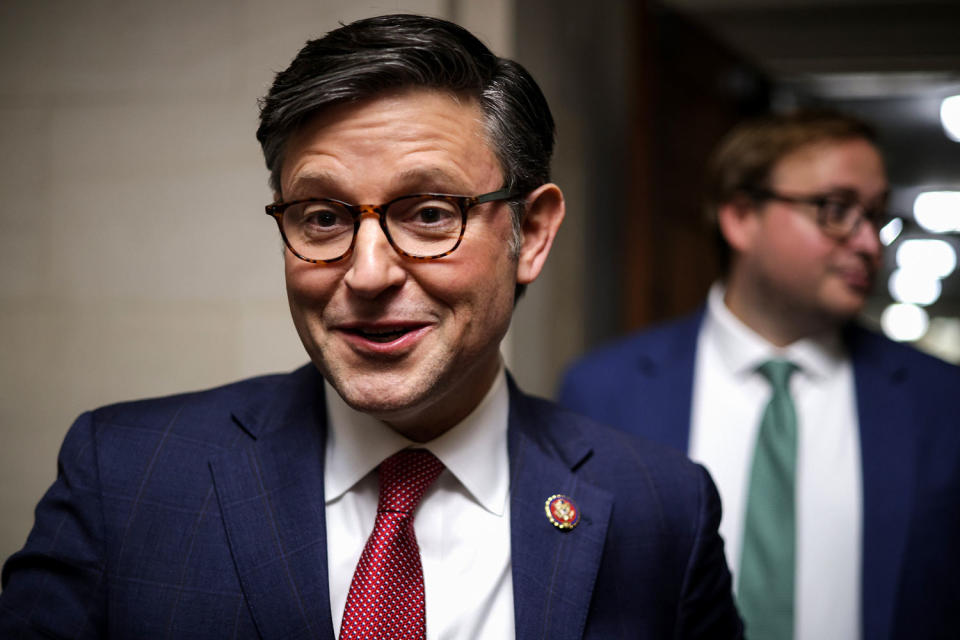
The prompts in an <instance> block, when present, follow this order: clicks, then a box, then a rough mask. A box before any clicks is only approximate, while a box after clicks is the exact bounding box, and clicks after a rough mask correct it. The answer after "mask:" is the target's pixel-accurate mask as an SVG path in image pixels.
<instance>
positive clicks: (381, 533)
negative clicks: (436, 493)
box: [340, 449, 443, 640]
mask: <svg viewBox="0 0 960 640" xmlns="http://www.w3.org/2000/svg"><path fill="white" fill-rule="evenodd" d="M441 471H443V463H442V462H440V461H439V460H437V458H436V457H434V455H433V454H432V453H430V452H429V451H427V450H425V449H412V450H411V449H407V450H404V451H401V452H400V453H397V454H394V455H392V456H390V457H389V458H387V459H386V460H384V461H383V462H381V463H380V503H379V504H378V505H377V520H376V522H374V524H373V533H371V534H370V537H369V538H367V544H366V546H364V548H363V553H362V554H361V555H360V562H358V563H357V570H356V571H355V572H354V574H353V582H351V583H350V593H349V594H348V595H347V606H346V608H345V609H344V612H343V625H342V626H341V628H340V640H380V639H381V638H389V639H390V640H394V639H397V640H424V639H425V638H426V637H427V623H426V615H425V613H424V596H423V567H422V566H421V564H420V548H419V547H418V546H417V538H416V536H415V535H414V532H413V512H414V511H415V510H416V508H417V505H418V504H420V500H421V498H423V494H424V493H425V492H426V491H427V488H428V487H429V486H430V485H431V484H433V481H434V480H436V479H437V476H439V475H440V472H441Z"/></svg>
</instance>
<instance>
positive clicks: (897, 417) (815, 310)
mask: <svg viewBox="0 0 960 640" xmlns="http://www.w3.org/2000/svg"><path fill="white" fill-rule="evenodd" d="M708 185H709V186H708V189H709V191H708V208H709V210H710V213H711V214H712V216H713V218H714V220H715V222H716V224H717V226H718V229H719V232H720V234H722V239H723V241H724V242H725V244H726V247H727V249H728V251H729V256H728V257H729V266H728V269H727V275H726V277H725V278H724V280H723V282H720V283H717V284H715V285H714V287H713V288H712V289H711V291H710V293H709V296H708V300H707V304H706V308H705V309H702V310H700V311H698V312H697V313H695V314H693V315H692V316H689V317H686V318H683V319H680V320H679V321H676V322H674V323H672V324H668V325H666V326H662V327H659V328H655V329H652V330H650V331H645V332H641V333H639V334H637V335H633V336H630V337H628V338H626V339H624V340H621V341H619V342H617V343H614V344H612V345H609V346H606V347H604V348H601V349H599V350H598V351H596V352H595V353H592V354H590V355H588V356H586V357H585V358H583V359H582V360H581V361H580V362H578V363H576V364H575V365H574V366H573V367H572V368H571V369H570V370H569V372H568V373H567V375H566V376H565V379H564V381H563V384H562V389H561V391H560V402H561V404H563V405H565V406H567V407H568V408H572V409H574V410H576V411H578V412H580V413H583V414H585V415H588V416H591V417H593V418H595V419H597V420H599V421H601V422H605V423H608V424H612V425H615V426H618V427H620V428H622V429H623V430H625V431H627V432H630V433H634V434H639V435H644V436H646V437H649V438H652V439H654V440H657V441H659V442H662V443H665V444H668V445H671V446H673V447H675V448H676V449H678V450H680V451H683V452H686V453H688V454H689V455H690V457H691V458H692V459H693V460H696V461H698V462H701V463H703V464H704V465H705V466H706V467H707V469H708V470H709V471H710V473H711V475H712V476H713V477H714V479H715V480H716V482H717V487H718V489H719V492H720V495H721V498H722V500H723V507H724V514H723V522H722V523H721V529H720V530H721V534H722V536H723V537H724V540H725V543H726V552H727V558H728V563H729V565H730V567H731V569H732V571H733V573H734V586H735V589H736V592H737V594H738V605H740V606H741V607H742V608H741V612H742V614H743V616H744V622H745V635H746V636H747V637H757V636H752V635H751V631H752V626H751V622H752V618H753V615H752V613H751V612H750V611H749V606H746V603H745V600H744V598H742V597H741V586H742V575H741V574H740V573H739V572H740V570H741V567H742V566H743V564H742V563H743V562H744V561H745V560H744V558H745V556H746V554H747V553H753V552H754V551H755V549H756V546H753V547H752V548H751V549H750V550H749V551H748V549H747V547H748V546H749V545H755V540H756V538H753V539H751V540H750V541H749V542H747V540H746V536H747V535H748V534H747V532H748V531H751V532H752V531H753V527H754V526H755V523H756V520H750V519H749V518H748V512H749V510H750V507H751V501H752V500H754V493H753V491H754V490H755V487H754V486H753V484H752V480H753V478H754V475H753V474H755V473H757V471H756V469H757V465H758V464H762V463H758V462H757V461H758V459H760V458H761V453H759V452H761V450H763V451H764V454H763V455H766V451H767V449H764V447H765V446H766V443H767V442H769V441H767V440H764V439H763V438H761V436H760V435H759V434H760V433H761V422H762V420H761V417H762V415H763V416H765V413H764V412H765V407H766V405H767V404H768V402H770V403H771V404H772V398H773V395H774V394H775V391H772V390H771V385H770V383H768V381H767V380H766V379H765V377H764V374H763V371H762V370H761V369H763V367H764V366H765V365H764V363H765V362H767V361H770V360H777V361H780V362H783V363H786V367H787V369H789V370H790V371H791V375H789V385H788V388H787V391H788V395H789V397H790V402H791V403H792V409H791V410H790V411H789V413H790V414H791V415H792V416H793V418H794V421H793V427H792V428H793V436H792V437H793V440H792V443H793V447H792V450H791V452H790V456H792V462H791V464H793V465H794V467H793V468H792V472H791V473H790V474H788V475H789V477H790V483H792V485H791V486H790V487H789V488H788V491H787V492H786V493H787V495H785V496H784V497H783V499H781V500H779V504H777V505H774V506H775V507H776V508H781V507H783V506H784V505H785V504H788V505H790V506H789V513H788V518H789V519H791V520H793V524H792V525H791V526H790V527H789V530H788V531H786V533H780V534H778V535H777V536H776V539H775V540H774V541H773V542H772V544H771V549H768V550H767V556H766V558H767V559H768V560H769V559H771V558H773V559H775V558H777V557H778V555H777V554H780V553H783V552H784V547H789V548H788V549H786V553H787V554H788V556H785V557H789V556H792V558H793V559H792V560H789V564H790V569H788V571H784V570H783V569H782V568H781V569H778V570H777V571H776V572H774V571H771V575H769V576H765V577H764V578H763V581H762V582H760V584H761V588H760V590H759V592H754V593H759V594H760V598H759V605H760V608H761V610H760V611H759V612H758V614H757V615H758V616H759V617H758V619H757V622H756V623H755V626H754V627H753V628H754V629H755V628H764V629H766V628H769V627H767V626H763V625H766V623H767V619H768V618H769V616H770V614H771V613H774V614H775V615H780V614H783V615H784V616H786V618H785V619H786V625H785V627H782V628H785V629H786V631H785V633H782V634H776V635H775V634H773V633H772V632H764V633H762V634H760V635H761V636H762V637H764V638H766V637H795V638H798V639H806V638H858V637H860V638H865V639H874V638H894V637H895V638H915V637H916V638H921V637H922V638H934V637H956V633H957V629H958V628H960V626H958V625H960V616H958V607H957V604H958V603H960V578H958V577H957V576H958V575H960V573H958V572H960V555H958V553H957V544H956V541H957V540H960V497H958V496H960V429H958V427H957V425H958V423H957V419H956V416H955V414H954V410H953V408H952V407H951V406H950V405H951V403H952V402H953V398H954V397H955V395H956V393H957V391H958V390H960V371H958V369H957V368H956V367H952V366H950V365H947V364H946V363H944V362H941V361H939V360H936V359H934V358H932V357H928V356H925V355H922V354H920V353H919V352H917V351H915V350H913V349H910V348H907V347H904V346H902V345H899V344H895V343H893V342H891V341H889V340H887V339H885V338H882V337H880V336H878V335H876V334H874V333H871V332H868V331H865V330H863V329H860V328H858V327H856V326H854V325H852V324H851V322H850V321H851V320H852V319H853V317H854V316H855V315H856V314H857V312H858V311H859V310H860V309H861V308H862V307H863V305H864V302H865V300H866V298H867V294H868V292H869V291H870V288H871V286H872V285H873V281H874V276H875V274H876V272H877V270H878V267H879V265H880V259H881V246H880V242H879V238H878V229H879V227H880V225H881V221H882V218H883V212H884V207H885V201H886V198H887V191H888V186H887V180H886V174H885V170H884V165H883V162H882V160H881V157H880V154H879V152H878V150H877V147H876V144H875V141H874V136H873V133H872V131H871V130H870V129H869V128H868V127H867V126H866V125H864V124H863V123H861V122H859V121H857V120H855V119H853V118H850V117H847V116H844V115H841V114H836V113H829V112H811V111H807V112H795V113H792V114H786V115H779V116H770V117H766V118H762V119H759V120H755V121H751V122H747V123H744V124H742V125H741V126H739V127H737V128H735V129H734V130H733V131H732V132H731V133H730V134H729V135H728V137H727V138H726V139H725V140H724V141H723V142H722V143H721V145H720V146H719V148H718V150H717V151H716V153H715V156H714V158H713V160H712V164H711V165H710V173H709V179H708ZM768 399H769V400H768ZM761 442H763V443H765V444H764V445H761V444H760V443H761ZM783 468H786V465H784V467H783ZM760 484H761V485H762V483H760ZM766 485H767V486H766V487H764V486H759V489H760V490H763V489H765V488H767V489H768V488H769V485H770V481H769V480H767V481H766ZM763 508H764V509H767V511H768V513H769V512H770V509H769V508H768V507H763ZM756 512H757V513H759V512H760V511H759V510H758V511H756ZM782 524H783V523H782V522H781V523H779V524H778V523H773V526H774V527H779V526H782ZM780 531H781V532H783V531H784V530H783V529H780ZM751 535H752V533H751ZM790 540H793V541H794V542H793V543H790ZM751 557H756V556H751ZM769 565H770V566H774V565H775V561H774V560H770V562H769ZM753 566H757V565H756V564H755V565H753ZM774 574H776V575H774ZM788 574H789V577H788V578H787V580H786V582H787V584H786V589H787V590H788V591H787V593H788V597H787V598H786V600H787V602H786V606H777V605H775V603H774V598H775V597H776V596H775V595H774V593H775V592H776V591H777V589H778V587H777V585H778V581H781V582H782V581H783V580H782V579H783V578H784V576H785V575H788ZM754 575H756V574H754ZM751 579H754V578H753V576H751ZM761 619H762V620H761ZM781 622H782V621H781Z"/></svg>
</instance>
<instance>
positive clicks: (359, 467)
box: [324, 367, 515, 640]
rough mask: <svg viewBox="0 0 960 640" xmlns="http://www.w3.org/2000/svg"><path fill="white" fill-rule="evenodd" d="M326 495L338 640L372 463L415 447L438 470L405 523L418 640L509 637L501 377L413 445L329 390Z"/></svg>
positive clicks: (367, 523) (371, 512)
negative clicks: (413, 539)
mask: <svg viewBox="0 0 960 640" xmlns="http://www.w3.org/2000/svg"><path fill="white" fill-rule="evenodd" d="M324 393H325V395H326V401H327V417H328V425H329V428H328V431H327V434H328V435H327V448H326V455H325V465H326V466H325V467H324V469H325V471H324V487H325V492H326V516H327V557H328V566H329V575H330V607H331V614H332V616H333V624H334V629H336V630H337V633H338V635H339V630H340V625H341V624H342V621H343V610H344V607H345V606H346V602H347V594H348V593H349V590H350V582H351V581H352V580H353V573H354V570H355V569H356V566H357V562H358V561H359V560H360V554H361V552H362V551H363V547H364V545H365V544H366V541H367V538H368V537H369V536H370V533H371V532H372V531H373V523H374V520H375V519H376V510H377V498H378V495H379V483H378V477H377V473H376V471H375V469H376V467H377V465H379V464H380V462H381V461H383V460H384V459H386V458H388V457H390V456H391V455H393V454H394V453H396V452H397V451H400V450H401V449H404V448H407V447H423V448H425V449H428V450H430V451H431V452H432V453H433V454H434V455H435V456H437V458H439V459H440V461H441V462H443V464H444V466H445V467H446V469H445V470H444V471H443V473H441V474H440V477H439V478H438V479H437V481H436V482H435V483H434V484H433V485H432V486H431V487H430V489H428V490H427V493H426V494H425V495H424V498H423V500H422V501H421V503H420V506H419V508H418V509H417V512H416V514H415V517H414V531H415V532H416V536H417V543H418V544H419V546H420V556H421V561H422V563H423V582H424V594H425V597H426V618H427V640H453V639H459V638H478V639H480V638H488V639H490V640H502V639H508V640H509V639H511V638H513V637H514V634H515V630H514V615H513V579H512V575H511V563H510V502H509V484H510V474H509V462H508V458H507V420H508V413H509V402H510V399H509V393H508V391H507V383H506V375H505V373H504V371H503V368H502V367H501V370H500V373H499V374H498V375H497V378H496V379H495V380H494V383H493V385H492V386H491V388H490V390H489V391H488V392H487V395H486V397H485V398H484V399H483V401H482V402H481V403H480V404H479V405H478V406H477V407H476V409H474V410H473V412H472V413H471V414H470V415H469V416H467V417H466V418H465V419H464V420H463V421H462V422H461V423H460V424H458V425H456V426H455V427H453V428H452V429H450V430H449V431H447V432H446V433H444V434H443V435H441V436H440V437H438V438H436V439H434V440H431V441H430V442H427V443H424V444H422V445H419V444H416V443H413V442H411V441H409V440H407V439H406V438H404V437H403V436H401V435H400V434H398V433H396V432H395V431H393V430H392V429H391V428H390V427H388V426H387V425H386V424H384V423H383V422H380V421H379V420H377V419H376V418H373V417H371V416H369V415H366V414H363V413H360V412H357V411H355V410H353V409H351V408H350V407H349V406H348V405H347V404H346V403H345V402H344V401H343V399H342V398H340V396H339V395H338V394H337V392H336V391H334V390H333V388H332V387H331V386H330V385H329V384H326V383H325V384H324Z"/></svg>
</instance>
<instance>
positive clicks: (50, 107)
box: [0, 0, 545, 558]
mask: <svg viewBox="0 0 960 640" xmlns="http://www.w3.org/2000/svg"><path fill="white" fill-rule="evenodd" d="M511 7H512V3H511V1H510V0H499V1H497V2H483V3H477V2H469V0H460V1H449V0H447V1H444V0H433V1H429V0H417V1H411V0H405V1H403V2H358V1H355V0H340V1H332V0H322V1H318V0H295V1H288V0H237V1H232V0H231V1H227V0H221V1H217V2H185V1H179V0H174V1H171V2H154V1H148V0H135V1H134V0H128V1H126V2H107V1H105V0H91V1H89V2H68V1H65V0H64V1H37V0H14V1H9V0H8V1H6V2H3V3H0V149H2V153H0V353H2V357H0V557H2V558H6V556H8V555H9V554H10V553H12V552H13V551H15V550H16V549H17V548H19V547H20V545H21V544H22V543H23V541H24V539H25V537H26V534H27V532H28V530H29V528H30V526H31V524H32V520H33V516H32V510H33V507H34V505H35V504H36V502H37V500H38V499H39V498H40V496H41V495H42V493H43V491H44V490H45V489H46V487H47V486H48V485H49V484H50V482H52V480H53V479H54V476H55V472H56V467H55V458H56V452H57V450H58V448H59V445H60V443H61V441H62V439H63V435H64V433H65V432H66V430H67V428H68V426H69V424H70V422H71V421H72V420H73V418H74V417H75V416H76V415H77V414H78V413H80V412H82V411H84V410H87V409H91V408H93V407H96V406H98V405H101V404H104V403H108V402H114V401H118V400H124V399H130V398H137V397H143V396H152V395H157V394H164V393H172V392H176V391H183V390H189V389H195V388H200V387H205V386H212V385H216V384H220V383H223V382H227V381H230V380H235V379H238V378H241V377H244V376H248V375H253V374H258V373H264V372H269V371H276V370H286V369H290V368H292V367H294V366H297V365H299V364H300V363H302V362H304V361H305V360H306V357H305V355H304V353H303V351H302V348H301V347H300V344H299V341H298V340H297V338H296V335H295V333H294V331H293V329H292V325H291V323H290V320H289V318H288V313H287V308H286V302H285V299H284V294H283V274H282V268H281V266H282V263H281V245H280V242H279V238H278V237H277V234H276V229H275V226H274V223H273V221H272V220H270V219H268V218H267V217H266V216H265V215H264V214H263V207H262V206H263V205H264V204H266V203H267V202H268V201H269V200H270V192H269V190H268V188H267V186H266V179H267V173H266V170H265V169H264V168H263V161H262V158H261V156H260V151H259V147H258V145H257V142H256V139H255V138H254V130H255V128H256V118H257V108H256V99H257V98H258V97H259V96H261V95H262V94H263V93H264V92H265V91H266V89H267V87H268V86H269V83H270V82H271V80H272V76H273V73H274V72H276V71H277V70H279V69H282V68H283V67H285V66H286V64H287V63H288V62H289V60H290V59H291V58H292V56H293V55H294V54H295V53H296V51H297V49H298V48H299V47H300V46H301V45H302V43H303V42H304V41H305V40H306V39H307V38H308V37H313V36H317V35H320V34H322V33H324V32H326V31H328V30H329V29H331V28H334V27H336V26H337V23H338V22H340V21H344V22H349V21H351V20H353V19H356V18H359V17H363V16H366V15H374V14H379V13H389V12H393V11H397V10H403V11H413V12H418V13H427V14H431V15H438V16H441V17H450V18H454V19H456V20H458V21H459V22H461V23H462V24H464V25H465V26H467V27H468V28H470V29H472V30H473V31H474V32H475V33H477V34H478V35H480V36H481V37H482V38H483V39H484V40H485V41H486V42H487V43H488V44H490V45H491V46H492V47H493V48H494V49H495V50H496V51H497V52H499V53H502V54H509V53H510V44H511V42H512V35H511V34H512V24H511V20H512V12H511ZM541 386H545V385H541Z"/></svg>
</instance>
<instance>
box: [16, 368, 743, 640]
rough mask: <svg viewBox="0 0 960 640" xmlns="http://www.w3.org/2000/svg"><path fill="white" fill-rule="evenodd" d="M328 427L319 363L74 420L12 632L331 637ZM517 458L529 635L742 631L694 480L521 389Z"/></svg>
mask: <svg viewBox="0 0 960 640" xmlns="http://www.w3.org/2000/svg"><path fill="white" fill-rule="evenodd" d="M325 422H326V410H325V407H324V404H323V393H322V391H321V378H320V376H319V374H318V373H317V372H316V370H315V369H314V368H313V367H312V366H308V367H305V368H303V369H300V370H298V371H296V372H294V373H292V374H289V375H282V376H269V377H263V378H255V379H252V380H247V381H243V382H239V383H236V384H233V385H229V386H226V387H223V388H220V389H214V390H212V391H206V392H200V393H195V394H188V395H180V396H174V397H169V398H161V399H154V400H146V401H140V402H134V403H126V404H121V405H115V406H111V407H106V408H103V409H99V410H97V411H95V412H93V413H89V414H85V415H83V416H81V417H80V418H79V419H78V420H77V422H76V423H75V424H74V426H73V427H72V428H71V430H70V431H69V433H68V435H67V437H66V440H65V442H64V445H63V449H62V451H61V455H60V458H59V474H58V479H57V481H56V482H55V484H54V485H53V486H52V488H51V489H50V490H49V492H48V493H47V494H46V496H45V497H44V498H43V500H42V501H41V502H40V505H39V506H38V507H37V519H36V524H35V526H34V529H33V531H32V533H31V534H30V537H29V539H28V540H27V543H26V546H25V547H24V549H23V550H21V551H20V552H18V553H16V554H14V555H13V556H11V558H10V559H9V561H8V562H7V564H6V566H5V567H4V571H3V584H4V587H5V588H4V591H3V594H2V596H0V637H3V638H21V637H53V638H102V637H114V638H138V639H141V638H176V639H178V640H180V639H185V638H204V639H207V638H329V639H332V638H334V637H335V632H334V629H333V626H332V623H331V613H330V604H329V598H328V576H327V560H326V549H327V545H326V536H325V525H324V518H325V510H324V499H323V490H324V485H323V461H324V456H323V451H324V443H325V441H326V424H325ZM508 448H509V456H510V473H511V498H510V500H511V503H510V505H511V506H510V513H511V540H512V566H513V589H514V603H515V614H516V630H517V637H518V638H550V639H551V640H563V639H574V638H598V639H599V638H604V639H609V638H668V637H670V638H694V637H696V638H727V637H737V636H739V634H740V623H739V619H738V618H737V615H736V610H735V609H734V607H733V602H732V597H731V594H730V577H729V573H728V571H727V568H726V564H725V561H724V558H723V549H722V542H721V540H720V538H719V536H718V534H717V526H718V524H719V517H720V507H719V500H718V497H717V495H716V490H715V488H714V487H713V484H712V482H711V481H710V478H709V476H708V475H707V473H706V472H705V471H704V470H703V469H702V468H700V467H697V466H695V465H693V464H692V463H690V462H688V461H686V460H684V458H683V456H681V455H677V454H676V453H675V452H672V451H670V450H669V449H667V448H665V447H661V446H659V445H655V444H653V443H649V442H646V441H643V440H641V439H638V438H635V437H632V436H629V435H627V434H624V433H622V432H618V431H615V430H612V429H607V428H605V427H601V426H599V425H596V424H593V423H592V422H589V421H587V420H585V419H583V418H580V417H578V416H575V415H573V414H570V413H567V412H565V411H562V410H560V409H558V408H557V407H556V406H555V405H553V404H552V403H548V402H546V401H542V400H538V399H534V398H531V397H529V396H525V395H523V394H522V393H520V392H519V391H518V390H517V389H516V387H515V386H514V385H513V384H512V383H511V389H510V418H509V427H508ZM555 493H563V494H566V495H568V496H570V497H571V498H572V499H573V500H574V501H575V503H576V504H577V505H578V506H579V508H580V510H581V513H582V517H581V522H580V524H579V525H578V526H577V527H576V528H575V529H573V530H572V531H568V532H564V531H561V530H559V529H556V528H555V527H554V526H553V525H552V524H550V522H549V521H548V520H547V517H546V515H545V510H544V504H545V501H546V499H547V498H548V497H549V496H551V495H553V494H555ZM427 597H428V598H429V597H430V594H429V593H427ZM427 624H428V625H429V620H428V621H427Z"/></svg>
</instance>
